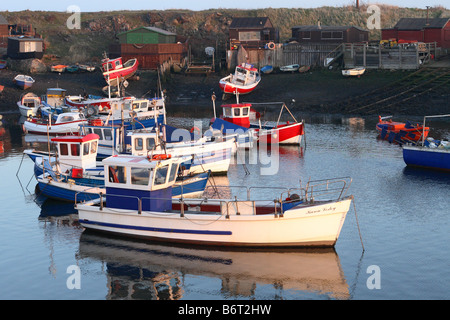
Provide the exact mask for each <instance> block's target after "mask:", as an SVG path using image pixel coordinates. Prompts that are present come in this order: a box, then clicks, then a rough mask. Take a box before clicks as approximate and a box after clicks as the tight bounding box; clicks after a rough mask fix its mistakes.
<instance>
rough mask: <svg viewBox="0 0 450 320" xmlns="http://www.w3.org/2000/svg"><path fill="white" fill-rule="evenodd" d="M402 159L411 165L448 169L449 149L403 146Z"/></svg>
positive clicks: (449, 167)
mask: <svg viewBox="0 0 450 320" xmlns="http://www.w3.org/2000/svg"><path fill="white" fill-rule="evenodd" d="M403 160H404V161H405V163H406V165H408V166H412V167H421V168H427V169H435V170H443V171H450V149H441V148H429V147H422V146H403Z"/></svg>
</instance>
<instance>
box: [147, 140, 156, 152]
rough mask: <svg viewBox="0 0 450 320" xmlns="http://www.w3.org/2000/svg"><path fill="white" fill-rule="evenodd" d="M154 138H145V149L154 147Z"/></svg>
mask: <svg viewBox="0 0 450 320" xmlns="http://www.w3.org/2000/svg"><path fill="white" fill-rule="evenodd" d="M155 145H156V143H155V139H154V138H147V150H152V149H153V148H155Z"/></svg>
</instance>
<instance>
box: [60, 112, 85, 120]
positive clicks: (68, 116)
mask: <svg viewBox="0 0 450 320" xmlns="http://www.w3.org/2000/svg"><path fill="white" fill-rule="evenodd" d="M80 119H85V118H84V115H83V114H82V113H79V112H64V113H61V114H59V115H58V118H57V119H56V123H62V122H71V121H77V120H80Z"/></svg>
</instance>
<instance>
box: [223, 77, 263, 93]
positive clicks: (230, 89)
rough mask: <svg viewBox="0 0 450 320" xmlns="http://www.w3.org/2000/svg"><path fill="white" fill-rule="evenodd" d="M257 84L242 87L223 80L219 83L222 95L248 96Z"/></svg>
mask: <svg viewBox="0 0 450 320" xmlns="http://www.w3.org/2000/svg"><path fill="white" fill-rule="evenodd" d="M258 84H259V81H258V82H255V83H252V84H251V85H247V86H243V85H237V84H234V83H231V82H230V81H229V80H228V79H226V78H223V79H221V80H220V82H219V86H220V89H221V90H222V91H223V93H229V94H236V92H237V93H238V94H248V93H250V92H252V91H253V90H254V89H255V88H256V86H257V85H258Z"/></svg>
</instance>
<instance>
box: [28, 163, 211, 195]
mask: <svg viewBox="0 0 450 320" xmlns="http://www.w3.org/2000/svg"><path fill="white" fill-rule="evenodd" d="M42 174H43V172H42V167H39V166H38V165H36V164H35V176H36V179H37V181H38V186H39V190H40V194H42V195H44V196H46V197H48V198H52V199H56V200H61V201H69V202H81V201H90V200H94V199H98V198H99V197H100V192H101V193H103V194H105V190H106V189H105V186H104V180H103V179H89V178H81V179H73V183H68V182H67V181H55V180H53V179H48V178H47V177H43V176H42ZM208 178H209V172H204V173H201V174H198V175H195V176H193V177H186V178H185V179H184V180H183V181H179V182H176V183H175V185H174V186H173V188H172V196H173V197H174V198H179V197H181V195H183V197H190V198H191V197H197V196H199V195H201V194H202V193H203V192H204V191H205V188H206V185H207V183H208Z"/></svg>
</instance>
